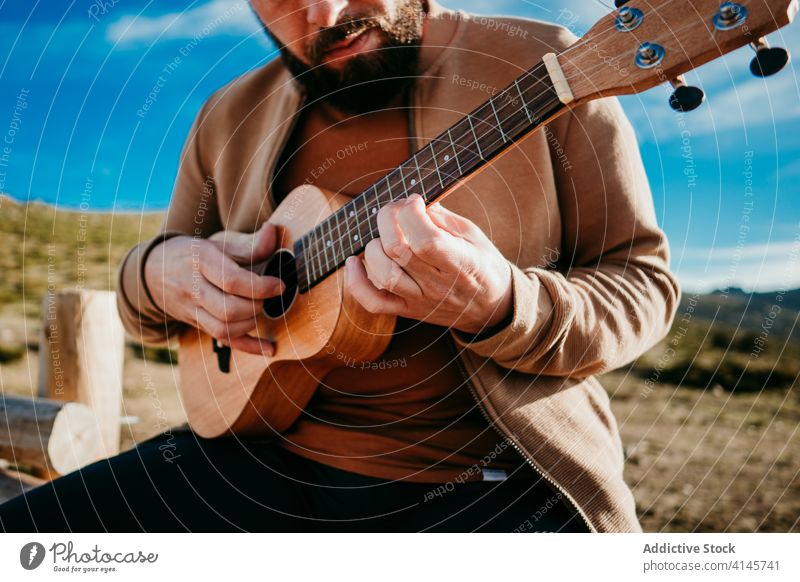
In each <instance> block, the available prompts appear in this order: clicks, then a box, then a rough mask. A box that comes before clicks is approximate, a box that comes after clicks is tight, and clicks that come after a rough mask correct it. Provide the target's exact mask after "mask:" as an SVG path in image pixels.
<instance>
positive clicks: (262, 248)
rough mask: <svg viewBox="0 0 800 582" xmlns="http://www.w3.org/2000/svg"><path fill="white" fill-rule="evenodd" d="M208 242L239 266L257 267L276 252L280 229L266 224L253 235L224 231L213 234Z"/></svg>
mask: <svg viewBox="0 0 800 582" xmlns="http://www.w3.org/2000/svg"><path fill="white" fill-rule="evenodd" d="M208 240H209V241H211V242H212V243H214V245H215V246H216V247H217V248H218V249H219V250H220V251H221V252H223V253H225V254H226V255H228V256H229V257H231V258H232V259H233V260H234V261H236V262H237V263H238V264H240V265H245V266H248V265H256V264H258V263H261V262H263V261H266V260H267V259H268V258H269V257H271V256H272V254H273V253H274V252H275V248H276V246H277V242H278V229H277V228H276V227H275V225H274V224H271V223H269V222H265V223H264V224H262V225H261V228H259V229H258V230H257V231H256V232H254V233H252V234H250V233H245V232H236V231H233V230H223V231H220V232H218V233H215V234H213V235H212V236H211V237H210V238H209V239H208Z"/></svg>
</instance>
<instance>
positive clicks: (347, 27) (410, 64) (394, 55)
mask: <svg viewBox="0 0 800 582" xmlns="http://www.w3.org/2000/svg"><path fill="white" fill-rule="evenodd" d="M424 14H425V13H424V9H423V6H422V0H408V1H407V2H406V3H405V4H404V5H403V6H401V7H400V9H399V10H398V17H397V19H396V20H395V21H394V22H388V21H386V19H384V18H380V17H379V18H374V17H372V18H370V17H358V18H346V19H343V20H342V21H341V22H339V23H337V24H336V25H334V26H332V27H329V28H326V29H323V30H321V31H320V32H319V34H318V36H317V38H316V41H315V42H314V44H313V45H312V46H310V47H307V48H306V50H305V51H304V52H305V54H306V58H307V59H308V61H309V62H310V63H312V64H311V65H310V66H309V65H307V64H305V63H304V62H303V61H301V60H300V59H298V58H297V57H296V56H294V55H293V54H292V53H291V52H290V51H289V49H288V48H287V47H286V46H285V45H284V44H282V43H281V42H280V41H279V40H278V39H277V38H276V37H275V36H274V35H272V33H271V32H270V31H269V30H268V29H265V30H266V32H267V34H268V35H269V36H270V38H271V39H272V40H273V42H275V44H276V45H277V47H278V49H279V50H280V52H281V57H282V59H283V63H284V64H285V65H286V68H287V69H289V72H291V73H292V75H293V76H294V78H295V79H296V80H297V82H298V83H299V84H300V85H301V86H302V87H303V88H304V89H305V92H306V95H307V98H308V102H309V103H313V102H315V101H317V100H322V101H325V102H327V103H329V104H330V105H331V106H333V107H335V108H336V109H339V110H340V111H344V112H347V113H351V114H357V115H358V114H363V113H369V112H371V111H375V110H377V109H380V108H382V107H383V106H385V105H386V104H387V103H388V102H389V101H391V100H392V98H393V97H395V96H397V95H398V94H401V93H402V92H404V91H406V89H407V88H408V87H409V86H411V85H412V84H413V83H414V79H415V77H416V74H417V66H418V64H419V52H420V47H421V40H422V18H423V17H424ZM369 29H376V30H377V33H378V34H379V35H380V36H381V38H382V42H381V43H380V46H379V48H377V49H375V50H372V51H369V52H368V53H367V54H361V55H357V56H354V57H350V58H349V59H348V60H347V63H346V64H345V65H344V66H342V67H341V68H339V69H338V70H336V69H332V68H330V67H328V66H326V65H325V64H321V61H322V57H323V56H324V52H325V50H326V49H327V48H328V47H330V46H331V45H332V44H333V43H335V42H338V41H340V40H343V39H345V38H346V37H347V36H349V35H350V34H352V33H354V32H357V31H361V30H365V31H366V30H369Z"/></svg>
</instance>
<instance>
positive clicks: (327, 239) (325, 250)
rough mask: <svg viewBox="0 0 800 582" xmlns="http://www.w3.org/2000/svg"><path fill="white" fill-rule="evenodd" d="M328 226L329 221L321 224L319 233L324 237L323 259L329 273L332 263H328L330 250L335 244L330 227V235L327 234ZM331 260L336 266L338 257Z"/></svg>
mask: <svg viewBox="0 0 800 582" xmlns="http://www.w3.org/2000/svg"><path fill="white" fill-rule="evenodd" d="M327 224H328V223H327V221H326V222H323V223H321V224H320V225H319V231H320V235H322V257H323V258H324V259H325V270H326V271H329V270H330V268H331V262H329V261H328V250H329V249H331V247H332V246H333V243H332V242H331V235H330V227H329V228H328V234H325V226H326V225H327ZM331 250H332V249H331ZM331 258H332V259H333V261H332V263H333V264H334V265H335V264H336V257H331Z"/></svg>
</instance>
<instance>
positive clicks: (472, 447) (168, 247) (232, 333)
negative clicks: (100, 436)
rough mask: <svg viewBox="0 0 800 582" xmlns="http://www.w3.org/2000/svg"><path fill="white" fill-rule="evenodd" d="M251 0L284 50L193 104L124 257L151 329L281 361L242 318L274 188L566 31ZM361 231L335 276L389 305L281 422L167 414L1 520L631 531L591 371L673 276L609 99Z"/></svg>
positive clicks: (661, 325)
mask: <svg viewBox="0 0 800 582" xmlns="http://www.w3.org/2000/svg"><path fill="white" fill-rule="evenodd" d="M251 4H252V8H253V10H254V12H255V13H256V15H257V16H258V18H259V19H260V20H261V22H262V23H263V25H264V27H265V30H266V32H267V34H268V35H269V37H270V38H271V39H272V40H273V41H274V43H275V44H276V45H277V47H278V48H279V50H280V58H278V59H275V60H273V61H271V62H270V63H268V64H266V65H264V66H262V67H259V68H257V69H255V70H253V71H250V72H248V73H246V74H244V75H242V76H241V77H239V78H237V79H235V80H234V81H233V82H231V83H229V84H228V85H226V86H225V87H223V88H221V89H219V90H218V91H217V92H215V93H214V94H213V95H212V96H211V97H210V98H209V99H208V100H207V101H206V103H205V105H204V106H203V107H202V110H201V111H200V112H199V114H198V115H197V117H196V119H195V122H194V125H193V126H192V128H191V131H190V133H189V136H188V139H187V140H186V144H185V146H184V149H183V152H182V157H181V165H180V170H179V174H178V177H177V181H176V184H175V188H174V192H173V198H172V202H171V205H170V208H169V211H168V213H167V215H166V218H165V220H164V223H163V227H162V232H161V233H160V234H159V235H158V236H156V237H154V238H153V239H151V240H148V241H145V242H143V243H141V244H139V245H137V246H136V247H134V248H133V249H131V251H130V252H129V253H128V255H127V256H126V257H125V259H124V261H123V263H122V265H121V267H120V271H119V282H118V283H119V285H118V298H119V309H120V312H121V314H122V317H123V321H124V324H125V327H126V329H127V331H128V332H129V333H130V334H131V335H132V336H133V337H134V338H136V339H137V340H139V341H141V342H143V343H159V342H161V343H163V342H166V341H169V340H174V339H175V338H176V337H177V336H178V335H179V334H180V333H181V331H182V330H185V329H187V327H188V326H191V327H194V328H198V329H200V330H202V331H205V332H206V333H208V334H209V335H211V336H212V337H214V338H217V339H218V340H219V341H220V342H221V343H222V344H225V345H227V346H228V347H229V348H231V349H233V350H243V351H246V352H250V353H254V354H267V355H270V354H272V353H273V352H274V350H275V346H274V345H273V344H272V343H271V342H269V341H268V340H266V339H263V338H259V337H256V336H255V335H254V334H252V333H251V332H252V331H253V330H254V328H255V326H256V314H258V313H259V312H260V306H261V303H262V302H263V300H264V299H266V298H269V297H274V296H276V295H277V294H279V293H280V288H281V285H280V281H279V280H277V279H275V278H272V277H267V276H260V275H258V274H256V273H253V272H251V271H250V270H249V269H247V268H245V266H246V265H249V264H252V263H253V262H258V261H263V260H265V259H266V258H268V257H269V256H271V255H272V254H273V253H274V252H275V250H276V244H277V243H276V231H275V228H274V227H273V226H272V225H271V224H270V223H268V222H267V219H268V218H269V217H270V215H271V214H272V212H273V211H274V210H275V208H276V207H277V205H279V204H280V202H281V200H282V199H283V198H284V197H285V196H286V195H287V193H289V192H290V191H291V190H292V189H293V188H295V187H297V186H299V185H301V184H313V185H315V186H318V187H320V188H324V189H327V190H330V191H333V192H338V193H340V194H344V195H346V196H357V195H359V194H360V193H361V192H363V191H365V190H366V189H367V188H368V187H369V186H370V185H371V184H373V183H374V182H375V181H376V180H378V179H380V178H381V177H383V176H384V175H386V173H387V172H389V171H390V170H392V169H393V168H395V167H397V166H398V165H399V164H401V163H402V162H403V161H404V160H406V159H407V158H408V157H409V156H410V155H411V154H412V153H413V152H414V151H416V150H417V149H419V148H421V147H423V146H424V145H426V144H427V143H428V141H429V140H431V139H432V138H433V137H435V136H437V135H439V134H440V133H441V132H443V131H445V130H446V129H447V128H448V127H450V126H451V125H453V124H454V123H455V122H457V121H458V120H459V119H460V118H462V117H463V116H464V115H465V114H467V113H469V112H470V111H471V110H473V109H474V108H475V107H476V106H477V105H479V104H481V103H482V102H484V101H485V100H486V99H488V98H489V97H490V96H492V95H493V94H495V93H496V92H497V91H498V90H500V89H502V88H503V87H506V86H507V85H509V84H510V83H512V82H513V81H514V79H515V78H517V77H519V76H520V75H522V74H523V73H524V72H525V71H526V70H528V69H530V68H531V67H533V66H534V65H536V64H537V63H539V62H540V61H541V59H542V56H543V55H544V54H545V53H549V52H559V51H562V50H564V49H565V48H566V47H568V46H569V45H570V44H572V42H574V40H575V37H574V36H573V35H572V34H570V33H569V32H568V31H567V30H566V29H564V28H563V27H559V26H556V25H553V24H547V23H543V22H539V21H533V20H527V19H522V18H509V17H497V18H493V17H483V16H481V17H477V16H474V15H470V14H466V13H463V12H455V11H452V10H448V9H446V8H444V7H442V6H440V5H439V4H437V3H436V2H434V1H433V0H281V1H278V0H252V3H251ZM297 211H298V212H302V208H299V209H297ZM378 226H379V234H380V236H379V237H378V238H376V239H374V240H373V241H371V242H370V243H369V244H368V245H367V247H366V249H365V251H364V252H363V253H362V254H359V255H355V256H352V257H350V258H349V259H348V260H347V263H346V266H345V268H344V269H345V292H346V293H349V294H350V295H351V296H352V298H353V299H355V300H356V301H358V302H359V303H360V304H361V305H363V306H364V307H365V308H366V309H367V310H368V311H369V312H371V313H374V314H391V315H395V316H397V318H398V319H397V326H396V329H395V331H394V334H393V336H392V338H391V342H390V343H389V347H388V348H387V350H386V352H385V353H384V354H383V355H382V356H381V358H380V361H379V362H374V363H373V365H365V363H361V364H359V365H343V366H341V367H340V368H337V369H335V370H333V371H331V372H330V373H329V374H327V375H326V376H325V377H324V378H322V379H321V381H320V385H319V388H318V390H317V392H316V393H315V395H314V397H313V398H312V399H311V401H310V402H309V404H308V406H307V407H306V409H305V410H304V411H303V413H302V414H301V416H300V418H299V419H298V420H297V421H296V422H295V423H294V424H293V425H292V426H291V427H290V428H289V430H287V431H286V432H285V433H283V434H281V435H279V436H278V437H275V438H268V437H267V436H265V437H264V438H253V437H247V438H244V437H220V438H214V439H204V438H200V437H199V436H197V435H196V434H194V433H193V432H192V431H191V430H189V429H188V428H182V429H181V430H174V431H168V432H167V433H164V434H162V435H158V436H156V437H154V438H152V439H150V440H149V441H146V442H143V443H140V444H139V445H138V446H137V447H136V448H134V449H133V450H131V451H128V452H125V453H123V454H121V455H118V456H116V457H113V458H111V459H108V460H106V461H100V462H98V463H95V464H93V465H90V466H88V467H86V468H84V469H82V470H80V471H77V472H75V473H73V474H71V475H67V476H65V477H62V478H60V479H57V480H56V481H54V482H53V483H52V484H50V485H48V486H44V487H40V488H38V489H36V490H33V491H31V492H28V493H27V494H26V495H24V496H21V497H19V498H17V499H15V500H12V501H10V502H8V503H6V504H5V505H3V506H2V507H0V520H1V521H2V524H3V526H4V527H5V528H6V529H9V530H26V529H29V528H30V529H32V528H34V527H35V528H39V529H47V530H50V531H61V530H67V529H68V530H71V531H84V530H88V531H96V530H112V531H140V530H146V531H172V530H186V529H189V530H191V531H220V530H248V531H565V532H580V531H639V530H640V526H639V522H638V519H637V515H636V510H635V503H634V500H633V496H632V494H631V491H630V489H629V488H628V487H627V485H626V484H625V482H624V480H623V453H622V446H621V441H620V436H619V432H618V428H617V425H616V422H615V420H614V417H613V415H612V413H611V411H610V407H609V399H608V397H607V395H606V393H605V391H604V390H603V389H602V387H601V386H600V384H599V382H598V381H597V380H596V378H595V375H596V374H599V373H602V372H604V371H607V370H610V369H614V368H617V367H619V366H621V365H624V364H626V363H627V362H630V361H631V360H633V359H634V358H636V357H637V356H639V355H640V354H641V353H642V352H643V351H645V350H646V349H647V348H648V347H650V346H652V345H653V344H655V343H656V342H657V341H658V340H660V339H661V338H662V337H663V336H664V335H665V333H666V331H667V330H668V329H669V326H670V323H671V321H672V318H673V316H674V312H675V309H676V305H677V301H678V297H679V290H678V286H677V284H676V281H675V279H674V277H673V276H672V274H671V273H670V272H669V270H668V266H667V265H668V245H667V241H666V238H665V236H664V234H663V232H662V231H661V230H660V229H659V228H658V226H657V224H656V219H655V214H654V211H653V206H652V200H651V195H650V191H649V187H648V185H647V180H646V177H645V174H644V171H643V168H642V163H641V159H640V157H639V154H638V148H637V146H636V142H635V139H634V136H633V133H632V130H631V128H630V125H629V124H628V122H627V120H626V119H625V117H624V116H623V114H622V113H621V110H620V108H619V105H618V104H617V102H616V101H615V100H613V99H606V100H602V101H596V102H592V103H589V104H586V105H581V106H578V107H575V108H574V109H572V110H571V111H568V112H566V113H564V114H563V115H561V116H560V117H558V118H557V119H556V120H554V121H552V122H551V123H549V124H548V125H547V127H546V128H545V131H540V132H537V133H535V134H533V135H531V136H530V137H528V138H527V139H525V140H524V141H522V142H520V143H519V144H518V145H517V146H515V147H514V148H512V149H510V150H509V151H508V152H507V153H506V154H505V155H503V156H502V157H500V158H497V159H496V160H494V161H493V162H492V163H490V164H489V165H487V167H486V168H485V169H484V171H482V172H480V173H479V174H477V175H475V176H473V177H472V178H471V179H470V180H469V181H467V182H465V183H464V184H462V185H461V186H460V187H458V188H457V189H456V190H455V191H454V192H452V193H451V194H449V195H448V197H447V198H446V199H445V200H444V201H443V202H442V203H441V204H433V205H431V206H427V207H426V204H425V201H424V200H423V199H422V198H421V197H420V196H414V195H412V196H409V197H407V198H404V199H402V200H398V201H396V202H393V203H391V204H388V205H386V206H384V207H383V208H381V210H380V213H379V216H378ZM454 265H455V266H456V267H457V268H456V269H454V268H453V266H454ZM443 290H446V292H443ZM167 452H169V454H166V453H167ZM59 502H60V505H59ZM61 509H63V512H62V511H61Z"/></svg>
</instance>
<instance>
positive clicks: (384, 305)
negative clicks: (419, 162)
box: [345, 194, 513, 334]
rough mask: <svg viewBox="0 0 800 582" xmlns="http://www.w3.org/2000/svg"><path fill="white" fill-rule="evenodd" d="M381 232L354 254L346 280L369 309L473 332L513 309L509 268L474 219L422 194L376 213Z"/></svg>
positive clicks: (347, 264)
mask: <svg viewBox="0 0 800 582" xmlns="http://www.w3.org/2000/svg"><path fill="white" fill-rule="evenodd" d="M378 232H379V234H380V237H379V238H376V239H374V240H372V241H370V242H369V243H368V244H367V246H366V248H365V250H364V258H363V259H362V258H359V257H355V256H353V257H350V258H348V259H347V262H346V267H345V277H346V279H345V280H346V284H347V285H348V288H349V291H350V293H351V294H352V295H353V297H355V299H356V300H357V301H358V302H359V303H361V305H363V306H364V308H366V309H367V311H369V312H371V313H386V314H393V315H399V316H402V317H408V318H411V319H417V320H420V321H422V320H424V321H427V322H429V323H433V324H437V325H442V326H445V327H453V328H456V329H458V330H461V331H464V332H466V333H470V334H475V333H478V332H480V331H481V330H486V329H489V328H491V327H493V326H495V325H497V324H498V323H500V322H502V321H503V320H504V319H505V318H506V316H507V315H509V314H510V313H511V309H512V308H513V305H512V293H511V266H510V265H509V264H508V262H507V261H506V259H505V258H504V257H503V255H502V254H501V253H500V251H499V250H498V249H497V247H495V246H494V244H493V243H492V242H491V241H490V240H489V239H488V237H487V236H486V235H485V234H484V233H483V231H481V229H480V228H478V226H477V225H476V224H475V223H473V222H472V221H470V220H468V219H466V218H464V217H463V216H459V215H458V214H455V213H453V212H450V211H449V210H447V209H445V208H444V207H442V206H440V205H439V204H433V205H432V206H430V208H427V209H426V208H425V202H424V201H423V199H422V197H421V196H419V195H417V194H414V195H412V196H411V197H409V198H408V199H407V200H401V201H397V202H393V203H391V204H388V205H386V206H384V207H383V208H381V210H380V212H379V213H378Z"/></svg>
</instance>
